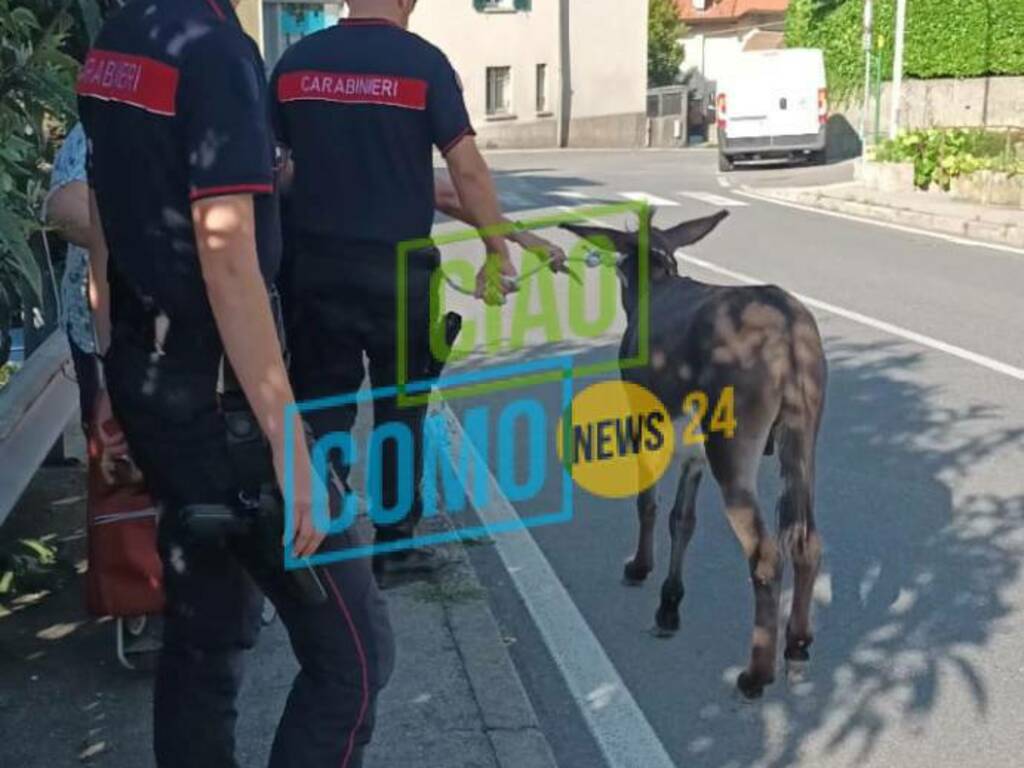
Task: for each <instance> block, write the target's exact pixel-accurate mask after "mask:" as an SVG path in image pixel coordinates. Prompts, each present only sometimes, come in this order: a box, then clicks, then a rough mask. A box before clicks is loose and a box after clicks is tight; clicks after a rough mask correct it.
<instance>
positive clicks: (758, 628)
mask: <svg viewBox="0 0 1024 768" xmlns="http://www.w3.org/2000/svg"><path fill="white" fill-rule="evenodd" d="M741 423H742V422H741ZM769 426H770V423H765V424H764V425H763V430H761V429H757V428H753V427H755V425H753V424H752V425H751V427H752V429H751V432H752V433H753V434H755V435H757V437H755V438H750V437H736V438H735V439H734V440H726V439H724V438H721V437H719V436H712V437H711V439H709V441H708V459H709V461H710V463H711V468H712V470H713V471H714V473H715V479H717V480H718V484H719V485H720V486H721V488H722V496H723V498H724V499H725V512H726V515H727V517H728V519H729V525H730V526H731V527H732V529H733V532H734V533H735V534H736V538H737V539H739V542H740V546H741V547H742V548H743V553H744V555H746V558H747V562H748V563H749V566H750V578H751V582H752V584H753V588H754V633H753V640H752V644H751V652H750V665H749V666H748V667H747V669H746V671H744V672H743V673H742V674H741V675H740V676H739V679H738V680H737V681H736V684H737V687H738V688H739V689H740V692H741V693H743V695H744V696H746V697H747V698H756V697H758V696H760V695H761V693H762V692H763V691H764V686H766V685H769V684H770V683H772V682H774V680H775V653H776V644H777V638H778V625H779V592H780V585H781V575H782V568H781V563H780V558H779V547H778V544H777V541H776V538H775V536H774V534H772V533H770V532H769V531H768V530H767V529H766V528H765V525H764V521H763V520H762V518H761V512H760V509H759V507H758V503H757V469H758V466H759V464H760V459H761V455H762V453H763V451H764V445H765V440H766V439H767V432H768V427H769Z"/></svg>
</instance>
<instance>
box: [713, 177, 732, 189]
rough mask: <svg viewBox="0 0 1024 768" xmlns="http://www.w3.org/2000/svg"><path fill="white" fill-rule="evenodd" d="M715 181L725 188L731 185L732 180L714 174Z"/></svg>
mask: <svg viewBox="0 0 1024 768" xmlns="http://www.w3.org/2000/svg"><path fill="white" fill-rule="evenodd" d="M715 181H717V182H718V186H720V187H724V188H725V189H729V187H731V186H732V182H730V181H729V180H728V179H727V178H725V176H715Z"/></svg>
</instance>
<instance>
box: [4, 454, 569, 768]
mask: <svg viewBox="0 0 1024 768" xmlns="http://www.w3.org/2000/svg"><path fill="white" fill-rule="evenodd" d="M83 491H84V482H83V478H82V469H81V468H80V467H75V468H56V469H54V468H44V469H42V470H40V472H39V473H38V474H37V476H36V478H35V479H34V480H33V483H32V484H31V486H30V488H29V490H28V492H27V493H26V495H25V496H24V497H23V499H22V501H21V504H20V505H19V507H18V508H17V509H16V510H15V512H14V514H13V515H12V517H11V520H10V521H9V522H10V525H9V526H5V528H4V530H2V531H0V540H3V541H8V542H9V541H10V540H11V539H12V537H22V536H39V535H42V534H45V533H50V532H52V533H55V534H57V536H58V537H60V538H62V539H64V540H65V541H66V542H67V550H68V554H69V555H70V556H71V558H72V560H73V561H74V562H76V563H77V564H78V567H79V571H80V572H81V571H82V570H83V569H84V560H83V558H84V551H85V550H84V544H85V542H84V536H83V533H82V530H81V526H82V522H83V521H84V514H85V513H84V499H83V498H82V494H83ZM439 524H443V523H439ZM451 551H452V554H453V556H454V557H455V558H456V560H457V564H456V565H455V566H454V567H453V568H451V569H449V570H448V573H447V574H446V576H445V577H444V578H443V579H441V580H439V581H437V582H433V583H421V584H413V585H409V586H406V587H402V588H401V589H396V590H390V591H388V592H387V593H386V595H387V597H388V602H389V607H390V612H391V618H392V623H393V625H394V629H395V635H396V639H397V644H398V656H397V666H396V669H395V673H394V675H393V677H392V680H391V683H390V685H389V686H388V688H387V689H386V690H385V692H384V694H383V695H382V697H381V699H380V701H379V705H378V711H377V730H376V733H375V736H374V742H373V744H372V745H371V748H370V750H369V751H368V754H367V760H366V765H367V768H394V767H395V766H416V768H554V767H555V761H554V758H553V756H552V753H551V749H550V747H549V745H548V743H547V741H546V739H545V738H544V735H543V734H542V732H541V730H540V728H539V725H538V722H537V718H536V715H535V713H534V711H533V707H532V706H531V704H530V702H529V699H528V698H527V695H526V693H525V691H524V688H523V686H522V683H521V682H520V679H519V676H518V674H517V672H516V670H515V668H514V666H513V664H512V661H511V659H510V657H509V655H508V651H507V648H506V644H505V643H506V641H505V640H504V638H502V636H501V632H500V630H499V628H498V626H497V624H496V622H495V620H494V617H493V615H492V614H491V611H490V609H489V607H488V604H487V599H486V593H485V592H484V590H483V589H482V587H481V586H480V583H479V581H478V579H477V577H476V574H475V572H474V571H473V569H472V566H471V565H470V564H469V561H468V558H467V557H466V552H465V550H464V549H463V548H462V547H461V546H458V545H456V546H453V547H452V548H451ZM80 582H81V576H80V575H79V576H78V577H77V578H76V579H75V580H74V581H73V582H71V583H67V584H65V585H64V586H63V587H61V588H60V589H55V590H54V591H53V592H52V594H44V595H41V596H37V597H34V598H29V599H24V600H21V601H18V602H17V603H14V602H10V601H8V602H7V603H4V604H3V605H2V606H0V681H2V683H0V734H2V738H0V765H3V766H15V765H17V766H23V767H24V768H59V767H61V766H74V765H82V764H83V763H86V764H89V765H97V766H110V767H111V768H114V767H116V768H141V767H143V766H151V765H153V758H152V750H151V738H152V731H151V723H150V711H151V699H152V675H151V673H150V672H146V671H138V672H128V671H126V670H123V669H121V668H120V667H119V665H118V664H117V662H116V660H115V658H114V625H113V622H111V621H109V620H107V621H104V620H95V619H93V618H91V617H90V616H88V615H87V614H86V613H85V611H84V608H83V601H82V586H81V583H80ZM149 662H150V665H151V663H152V659H149ZM296 670H297V667H296V665H295V662H294V659H293V657H292V654H291V651H290V649H289V646H288V638H287V635H286V633H285V630H284V627H283V626H282V625H281V623H280V622H279V621H278V622H275V623H273V624H272V625H271V626H269V627H267V628H266V629H264V631H263V634H262V636H261V637H260V640H259V643H258V645H257V647H256V649H255V650H254V651H253V652H252V653H250V654H249V655H248V657H247V678H246V683H245V686H244V688H243V691H242V695H241V697H240V701H239V710H240V718H239V726H238V759H239V764H240V765H242V766H244V767H245V768H250V767H254V768H255V767H256V766H263V765H266V761H267V755H268V753H269V749H270V744H271V741H272V740H273V735H274V729H275V727H276V724H277V719H278V717H279V715H280V712H281V709H282V707H283V705H284V701H285V698H286V696H287V694H288V690H289V688H290V686H291V681H292V677H293V675H294V674H295V672H296Z"/></svg>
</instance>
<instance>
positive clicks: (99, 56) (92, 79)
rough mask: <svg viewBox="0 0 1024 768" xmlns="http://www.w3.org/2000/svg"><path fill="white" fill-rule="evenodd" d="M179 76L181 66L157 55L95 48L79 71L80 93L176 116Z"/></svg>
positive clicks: (78, 87) (78, 88) (158, 113)
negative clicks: (164, 60)
mask: <svg viewBox="0 0 1024 768" xmlns="http://www.w3.org/2000/svg"><path fill="white" fill-rule="evenodd" d="M179 79H180V74H179V72H178V70H177V69H175V68H174V67H172V66H169V65H167V64H164V63H162V62H159V61H156V60H155V59H150V58H147V57H145V56H131V55H129V54H126V53H116V52H114V51H104V50H99V49H93V50H92V51H89V55H88V57H86V59H85V64H84V65H83V66H82V69H81V71H80V72H79V74H78V85H77V88H76V90H77V91H78V95H79V96H87V97H90V98H94V99H102V100H104V101H116V102H119V103H121V104H128V105H130V106H133V107H138V108H140V109H144V110H146V111H147V112H152V113H154V114H157V115H167V116H173V115H174V114H175V113H176V112H177V106H176V104H177V97H178V81H179Z"/></svg>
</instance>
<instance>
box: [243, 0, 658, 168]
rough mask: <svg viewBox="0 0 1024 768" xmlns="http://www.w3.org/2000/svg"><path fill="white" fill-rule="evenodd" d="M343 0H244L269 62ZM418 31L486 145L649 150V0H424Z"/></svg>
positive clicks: (336, 13)
mask: <svg viewBox="0 0 1024 768" xmlns="http://www.w3.org/2000/svg"><path fill="white" fill-rule="evenodd" d="M344 15H345V9H344V4H343V3H295V2H289V1H288V0H242V1H241V3H240V5H239V17H240V18H241V20H242V23H243V24H244V25H245V27H246V30H247V31H248V32H249V34H250V35H252V36H253V38H255V39H256V40H257V41H259V42H260V44H261V46H262V48H263V52H264V56H265V58H266V60H267V64H268V66H273V64H274V62H275V61H276V60H277V58H279V57H280V55H281V53H282V52H283V51H284V49H285V48H287V46H288V45H290V44H291V43H293V42H294V41H295V40H297V39H299V38H300V37H302V36H303V35H304V34H308V33H310V32H313V31H315V30H316V29H321V28H323V26H325V25H327V24H332V23H335V22H336V21H337V19H338V18H339V17H342V16H344ZM412 31H414V32H416V33H417V34H419V35H422V36H423V37H424V38H426V39H427V40H429V41H430V42H432V43H434V44H435V45H437V46H438V47H439V48H441V49H442V50H443V51H444V52H445V53H446V54H447V55H448V58H449V59H451V62H452V64H453V66H454V67H455V69H456V70H457V71H458V72H459V76H460V78H461V80H462V83H463V88H464V91H465V94H466V103H467V106H468V107H469V111H470V115H471V117H472V119H473V123H474V126H475V127H476V129H477V132H478V134H479V141H480V143H481V145H482V146H484V147H488V148H504V147H509V148H511V147H516V148H521V147H557V146H577V147H586V146H589V147H594V146H602V147H603V146H607V147H618V146H627V147H631V146H642V145H643V143H644V140H645V136H646V122H645V105H646V101H645V98H646V91H647V0H630V2H626V3H624V2H622V0H585V1H584V0H421V2H420V4H419V7H418V8H417V10H416V12H415V13H414V14H413V17H412Z"/></svg>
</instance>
